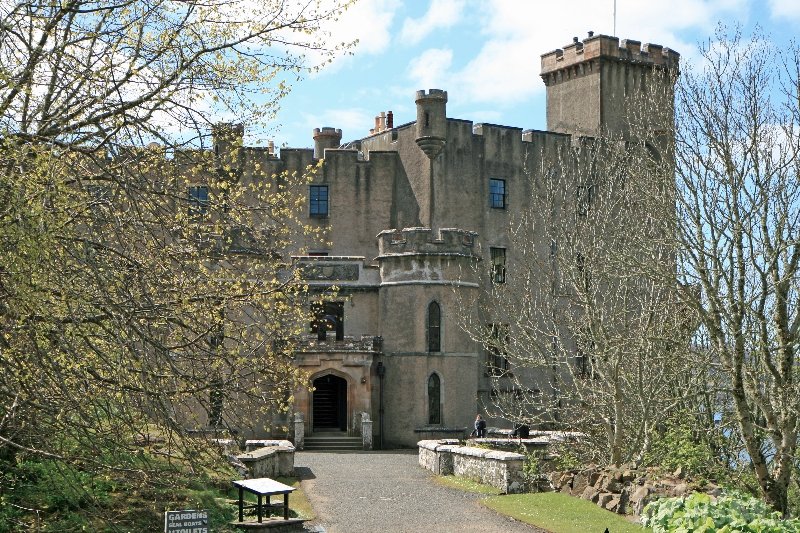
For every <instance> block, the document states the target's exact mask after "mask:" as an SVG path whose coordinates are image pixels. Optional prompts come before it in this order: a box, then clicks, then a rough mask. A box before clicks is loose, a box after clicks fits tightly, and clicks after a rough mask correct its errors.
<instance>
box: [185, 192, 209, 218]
mask: <svg viewBox="0 0 800 533" xmlns="http://www.w3.org/2000/svg"><path fill="white" fill-rule="evenodd" d="M207 212H208V186H207V185H192V186H191V187H189V216H190V217H192V218H199V217H202V216H203V215H205V214H206V213H207Z"/></svg>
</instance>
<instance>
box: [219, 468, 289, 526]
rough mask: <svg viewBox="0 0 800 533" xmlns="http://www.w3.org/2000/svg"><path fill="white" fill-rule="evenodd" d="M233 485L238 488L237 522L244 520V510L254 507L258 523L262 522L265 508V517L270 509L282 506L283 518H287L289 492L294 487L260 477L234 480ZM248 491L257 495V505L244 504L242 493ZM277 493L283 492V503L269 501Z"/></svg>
mask: <svg viewBox="0 0 800 533" xmlns="http://www.w3.org/2000/svg"><path fill="white" fill-rule="evenodd" d="M233 486H234V487H236V488H238V489H239V522H244V510H245V509H256V513H257V514H258V521H259V523H261V522H262V517H263V511H264V510H266V512H267V517H269V515H270V509H272V508H276V509H277V508H280V507H283V519H284V520H289V493H291V492H294V490H295V488H294V487H290V486H289V485H284V484H283V483H281V482H279V481H275V480H274V479H270V478H268V477H262V478H257V479H242V480H240V481H234V482H233ZM245 491H247V492H250V493H252V494H255V495H256V496H258V504H257V505H245V504H244V493H245ZM277 494H283V503H275V504H273V503H271V502H270V497H271V496H275V495H277ZM264 496H266V497H267V501H266V503H265V502H264V501H263V498H264Z"/></svg>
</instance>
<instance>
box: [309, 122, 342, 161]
mask: <svg viewBox="0 0 800 533" xmlns="http://www.w3.org/2000/svg"><path fill="white" fill-rule="evenodd" d="M341 143H342V130H340V129H337V128H329V127H325V128H322V129H320V128H314V158H316V159H322V158H323V157H325V149H326V148H339V145H340V144H341Z"/></svg>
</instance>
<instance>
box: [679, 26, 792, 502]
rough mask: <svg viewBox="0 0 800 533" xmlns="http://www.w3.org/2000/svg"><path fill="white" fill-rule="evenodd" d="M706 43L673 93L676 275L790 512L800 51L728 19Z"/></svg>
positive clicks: (771, 497)
mask: <svg viewBox="0 0 800 533" xmlns="http://www.w3.org/2000/svg"><path fill="white" fill-rule="evenodd" d="M701 52H702V57H703V62H702V63H701V64H700V66H699V68H698V69H697V70H693V71H692V70H690V71H687V72H684V73H683V81H682V83H681V84H680V86H679V90H678V93H677V114H676V116H677V139H676V154H677V183H678V195H677V198H678V221H679V224H678V232H677V236H678V239H679V247H678V249H679V250H680V255H679V258H678V265H679V266H680V270H679V275H680V277H681V279H682V280H683V281H684V283H686V284H687V285H690V286H692V287H694V288H695V290H693V291H687V292H686V293H685V296H686V297H687V298H686V302H687V305H689V306H691V307H692V308H693V309H694V311H695V313H697V315H698V316H699V319H700V323H701V325H702V326H701V331H702V332H703V334H704V335H705V336H707V339H708V344H707V357H708V358H709V360H711V361H713V362H714V363H715V364H717V365H718V366H719V369H720V371H721V373H722V375H723V376H724V377H725V381H724V385H725V387H724V389H723V391H722V392H723V393H724V398H727V399H728V401H729V403H728V405H727V406H724V405H723V406H722V408H721V409H720V411H724V414H725V416H728V415H732V416H733V417H734V418H735V420H736V422H737V424H738V426H739V431H740V432H741V438H742V441H743V443H744V445H745V447H746V452H747V455H748V456H749V460H750V462H751V464H752V467H753V469H754V471H755V474H756V477H757V479H758V483H759V486H760V488H761V491H762V493H763V496H764V498H765V499H766V500H767V501H768V502H769V503H770V504H772V505H773V506H774V507H775V508H776V509H778V510H780V511H782V512H784V513H786V512H787V489H788V487H789V484H790V482H791V480H792V477H793V475H794V473H795V472H796V468H797V464H798V463H797V455H796V452H797V439H798V406H800V394H799V393H800V388H799V387H798V379H797V378H798V374H797V371H798V370H797V369H798V360H797V350H798V342H800V337H798V333H799V330H800V315H799V314H798V289H799V288H800V285H799V284H800V277H798V274H800V272H798V262H800V246H798V235H800V184H799V183H798V168H799V167H798V165H800V159H798V155H800V129H799V127H800V105H798V101H799V100H798V98H799V97H800V93H798V87H800V85H798V84H799V83H800V77H799V76H798V73H800V53H798V52H799V51H798V49H797V47H796V46H794V45H792V46H789V47H786V48H783V49H781V48H779V47H778V46H777V45H775V44H773V43H771V42H769V40H768V39H767V38H766V37H765V36H763V35H760V34H755V35H754V36H753V37H752V38H751V39H750V40H749V41H747V40H745V39H742V38H741V36H740V34H739V33H738V32H737V33H734V34H733V35H730V34H727V33H725V31H724V29H720V30H719V31H718V32H717V35H716V37H715V39H714V40H712V41H710V42H709V44H708V45H706V46H705V47H703V48H702V50H701ZM725 407H727V409H726V408H725Z"/></svg>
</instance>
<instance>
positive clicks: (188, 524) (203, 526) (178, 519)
mask: <svg viewBox="0 0 800 533" xmlns="http://www.w3.org/2000/svg"><path fill="white" fill-rule="evenodd" d="M164 533H211V529H210V528H209V527H208V511H205V510H203V511H195V510H193V509H187V510H185V511H166V512H165V513H164Z"/></svg>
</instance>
